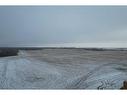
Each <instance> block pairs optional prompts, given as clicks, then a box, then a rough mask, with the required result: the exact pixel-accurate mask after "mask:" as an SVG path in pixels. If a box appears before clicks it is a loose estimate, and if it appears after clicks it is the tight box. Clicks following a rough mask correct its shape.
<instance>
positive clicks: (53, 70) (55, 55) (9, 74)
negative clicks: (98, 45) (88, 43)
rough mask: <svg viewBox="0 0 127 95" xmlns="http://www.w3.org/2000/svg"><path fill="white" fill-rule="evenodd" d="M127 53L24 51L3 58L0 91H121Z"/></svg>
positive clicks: (126, 69)
mask: <svg viewBox="0 0 127 95" xmlns="http://www.w3.org/2000/svg"><path fill="white" fill-rule="evenodd" d="M124 80H127V51H111V50H108V51H96V50H94V51H92V50H84V49H42V50H21V51H20V53H19V56H13V57H2V58H0V88H1V89H119V88H120V87H121V86H122V82H123V81H124Z"/></svg>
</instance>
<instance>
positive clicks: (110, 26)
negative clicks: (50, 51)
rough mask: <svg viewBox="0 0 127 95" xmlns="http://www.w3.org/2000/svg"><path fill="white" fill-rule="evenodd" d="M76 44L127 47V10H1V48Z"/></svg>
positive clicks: (24, 7) (31, 8)
mask: <svg viewBox="0 0 127 95" xmlns="http://www.w3.org/2000/svg"><path fill="white" fill-rule="evenodd" d="M72 44H73V45H72ZM76 44H77V45H78V46H84V47H85V46H95V47H96V46H99V45H100V46H104V47H105V46H117V47H127V6H0V47H16V46H21V47H25V46H35V47H36V46H46V45H50V46H51V45H57V46H60V45H64V46H76Z"/></svg>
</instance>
